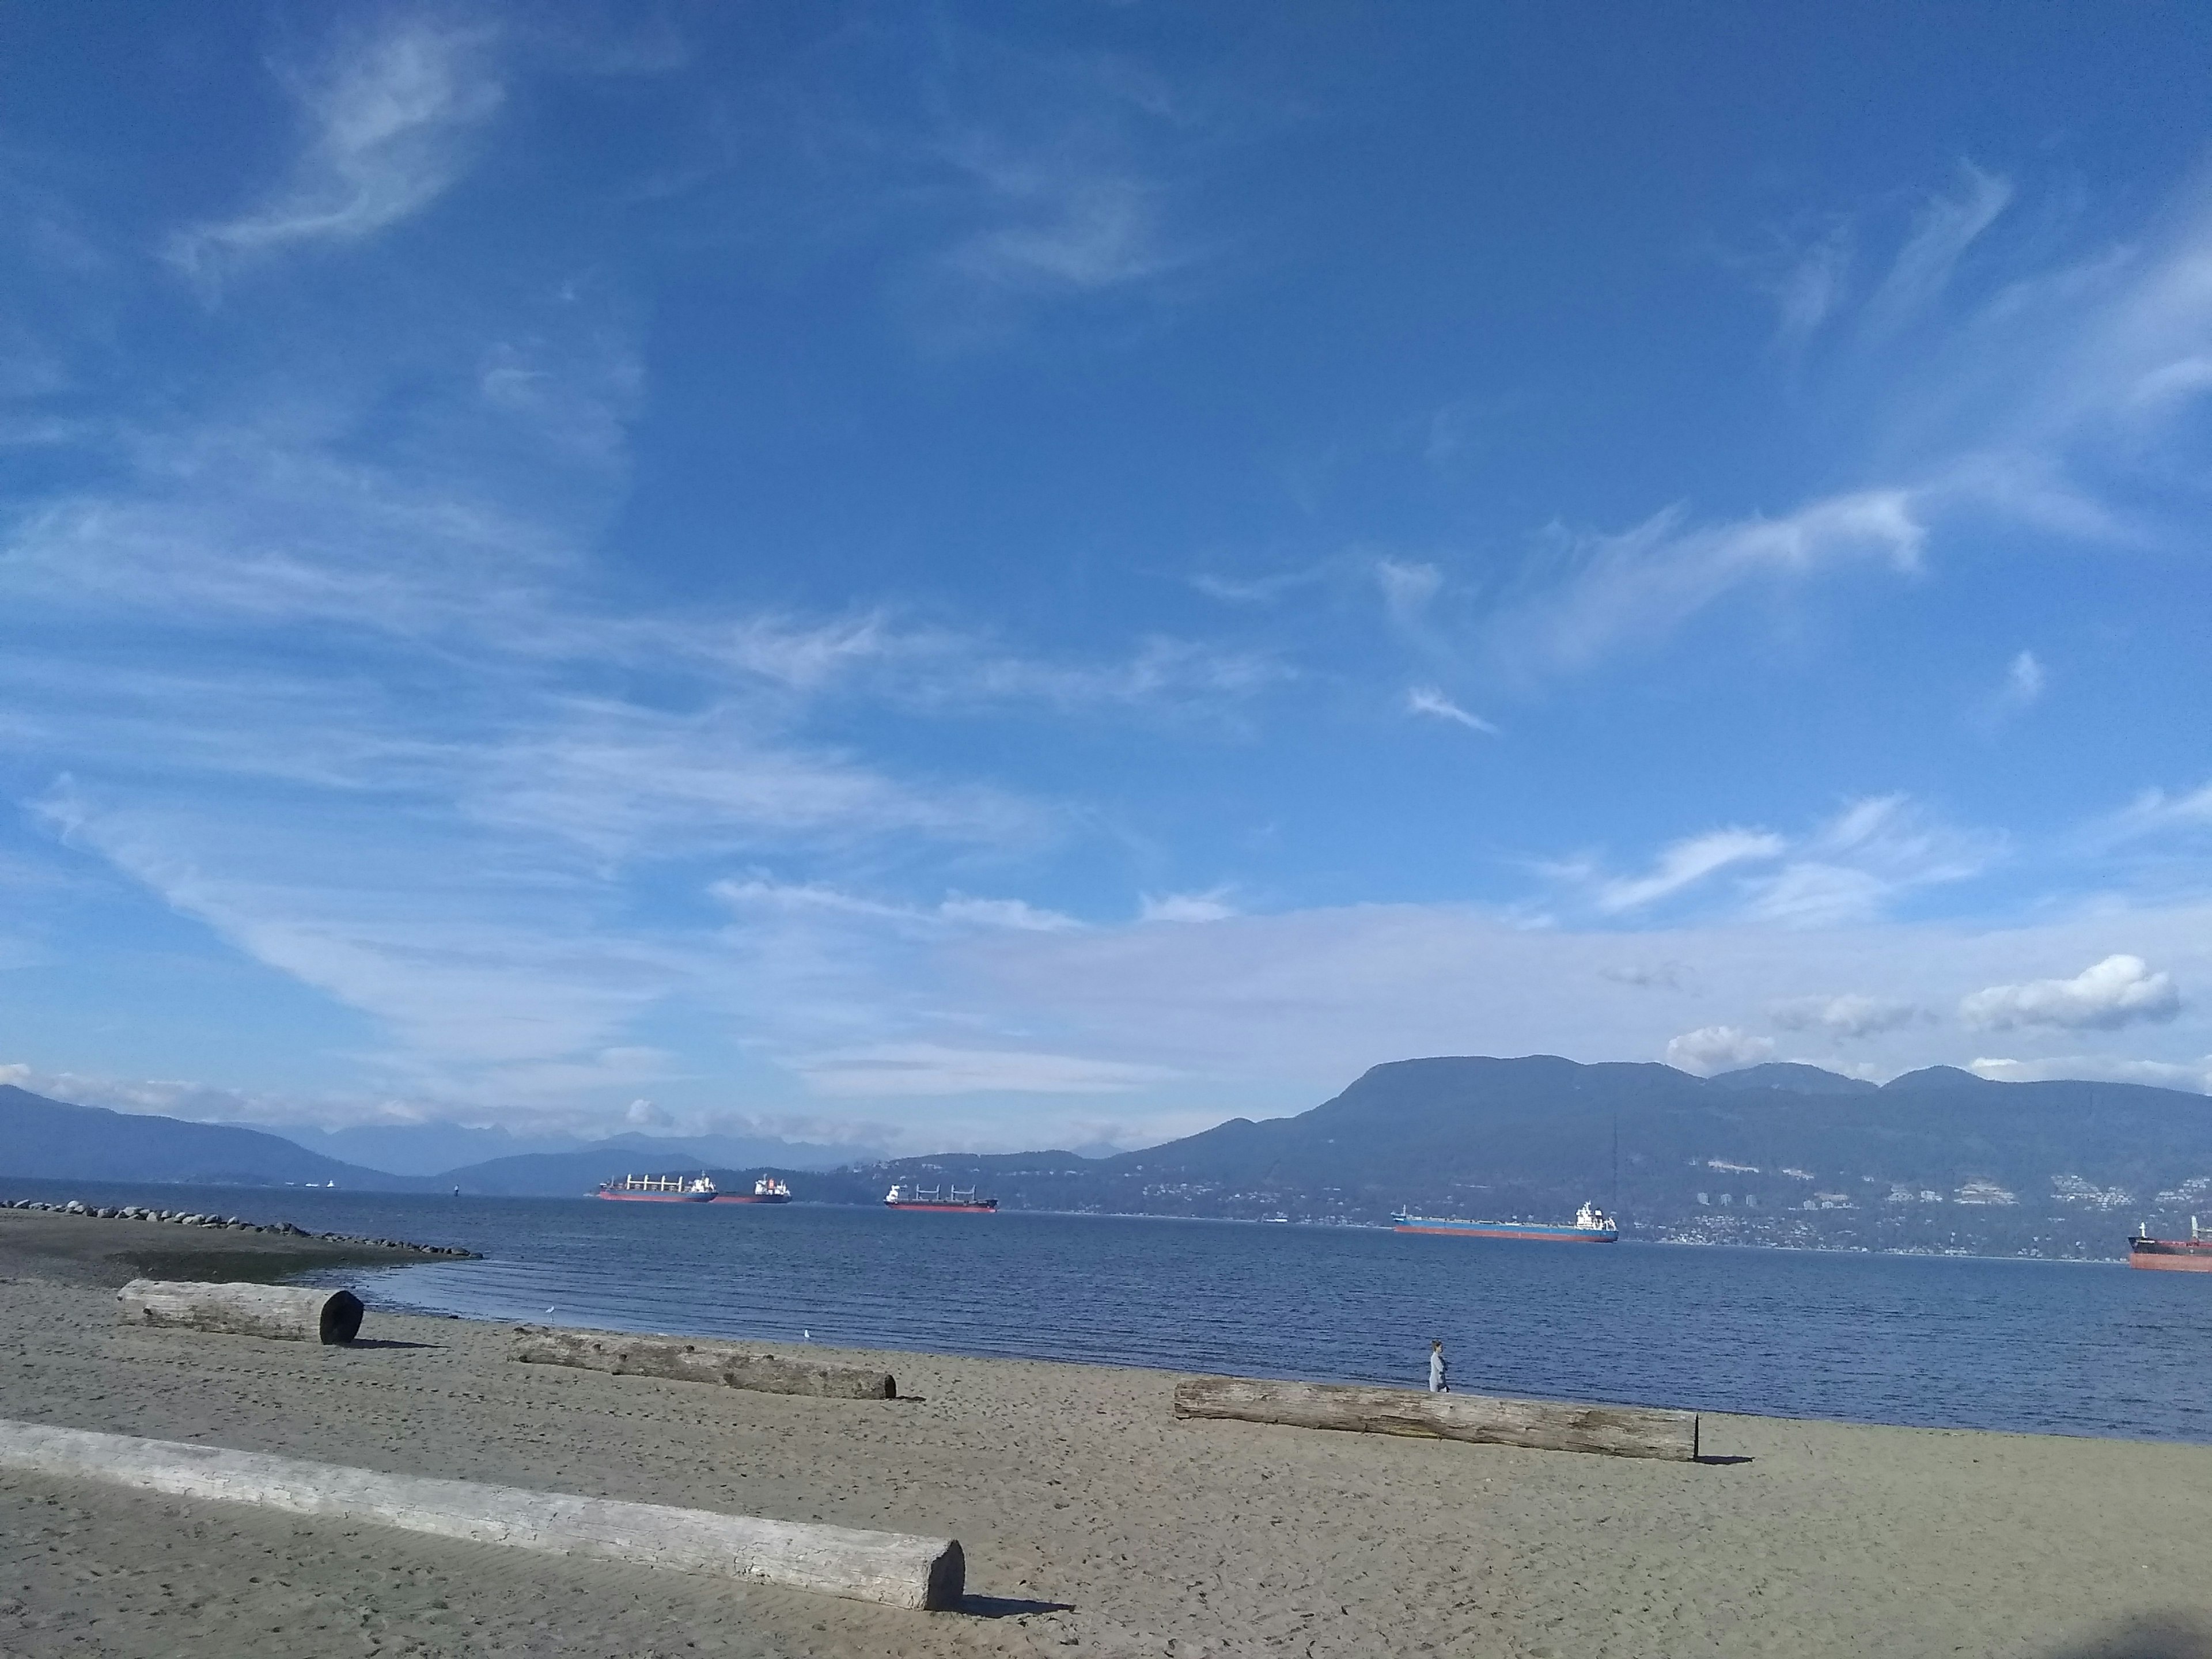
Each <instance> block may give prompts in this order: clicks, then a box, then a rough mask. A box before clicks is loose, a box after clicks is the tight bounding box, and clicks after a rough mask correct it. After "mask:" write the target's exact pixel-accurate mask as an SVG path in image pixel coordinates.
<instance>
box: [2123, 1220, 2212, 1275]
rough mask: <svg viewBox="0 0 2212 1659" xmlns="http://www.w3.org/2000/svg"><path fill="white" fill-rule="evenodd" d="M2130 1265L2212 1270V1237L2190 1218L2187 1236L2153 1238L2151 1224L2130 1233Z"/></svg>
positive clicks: (2177, 1270) (2170, 1270) (2179, 1270)
mask: <svg viewBox="0 0 2212 1659" xmlns="http://www.w3.org/2000/svg"><path fill="white" fill-rule="evenodd" d="M2128 1266H2130V1267H2151V1268H2155V1269H2157V1270H2159V1271H2161V1272H2164V1273H2212V1237H2207V1236H2206V1235H2205V1234H2204V1233H2203V1231H2200V1230H2199V1229H2198V1227H2197V1218H2196V1217H2195V1216H2191V1217H2190V1218H2189V1237H2186V1238H2153V1237H2151V1236H2150V1228H2149V1226H2148V1225H2142V1226H2139V1227H2137V1228H2136V1230H2135V1231H2134V1232H2132V1233H2130V1234H2129V1235H2128Z"/></svg>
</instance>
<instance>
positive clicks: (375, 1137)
mask: <svg viewBox="0 0 2212 1659" xmlns="http://www.w3.org/2000/svg"><path fill="white" fill-rule="evenodd" d="M261 1127H264V1128H265V1129H266V1130H267V1131H268V1132H269V1133H270V1134H274V1135H282V1136H283V1137H284V1139H287V1140H289V1141H291V1142H292V1143H293V1144H294V1145H295V1146H304V1147H306V1148H307V1150H308V1151H309V1152H320V1153H321V1154H322V1155H323V1156H324V1157H325V1158H339V1159H342V1160H343V1161H344V1162H346V1163H348V1164H362V1165H364V1166H366V1167H367V1168H369V1169H372V1170H388V1171H389V1172H390V1173H392V1174H393V1175H419V1176H430V1175H436V1174H438V1173H439V1172H440V1171H441V1170H450V1169H453V1168H455V1167H456V1166H458V1165H460V1164H481V1163H483V1162H484V1161H486V1160H487V1159H489V1158H517V1157H521V1156H524V1155H526V1154H527V1153H531V1152H574V1151H575V1150H576V1148H578V1147H579V1146H582V1145H584V1140H583V1138H582V1137H581V1136H579V1135H519V1134H516V1133H513V1131H511V1130H507V1129H497V1128H492V1129H479V1128H471V1127H467V1126H466V1125H464V1124H459V1123H364V1124H359V1125H356V1126H355V1127H352V1128H349V1129H325V1128H321V1127H318V1126H316V1125H313V1124H307V1123H270V1124H264V1125H262V1126H261Z"/></svg>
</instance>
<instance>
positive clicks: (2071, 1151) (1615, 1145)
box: [0, 1055, 2212, 1257]
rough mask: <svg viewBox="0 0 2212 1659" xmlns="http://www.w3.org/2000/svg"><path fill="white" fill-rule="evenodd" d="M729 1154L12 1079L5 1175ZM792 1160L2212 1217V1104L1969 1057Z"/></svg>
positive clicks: (1997, 1224) (1458, 1206)
mask: <svg viewBox="0 0 2212 1659" xmlns="http://www.w3.org/2000/svg"><path fill="white" fill-rule="evenodd" d="M726 1150H727V1149H726V1148H721V1147H716V1146H710V1145H709V1144H708V1143H704V1142H700V1143H691V1142H685V1141H682V1140H677V1139H661V1138H658V1137H645V1136H629V1135H625V1136H622V1137H618V1138H617V1139H614V1140H610V1141H606V1142H602V1143H599V1144H598V1145H596V1146H592V1147H589V1148H585V1149H581V1150H578V1151H574V1152H546V1153H532V1154H526V1155H521V1156H516V1157H511V1158H498V1159H494V1160H491V1161H490V1162H489V1163H483V1164H473V1165H468V1166H465V1167H463V1168H459V1169H454V1170H446V1171H445V1172H443V1173H442V1174H439V1175H435V1176H420V1175H392V1174H387V1173H385V1172H383V1171H381V1170H372V1169H368V1168H364V1167H362V1166H360V1165H357V1164H346V1163H342V1162H339V1161H337V1160H336V1159H333V1158H327V1157H324V1156H322V1155H320V1154H318V1153H315V1152H309V1151H307V1150H306V1149H304V1148H302V1147H300V1146H295V1145H294V1144H293V1143H292V1142H290V1141H289V1140H287V1139H283V1138H282V1137H280V1136H277V1135H273V1134H267V1133H262V1132H260V1131H258V1130H252V1129H245V1128H239V1127H229V1126H224V1125H218V1124H206V1123H187V1122H182V1121H178V1120H175V1119H171V1118H161V1117H152V1116H144V1115H131V1114H124V1113H116V1112H109V1111H105V1110H102V1109H99V1108H95V1107H85V1106H72V1105H69V1104H66V1103H63V1102H59V1101H52V1100H46V1099H44V1098H42V1097H40V1096H37V1095H33V1094H30V1093H27V1092H26V1091H23V1090H21V1089H17V1088H13V1087H4V1086H0V1176H8V1175H13V1176H43V1177H47V1178H56V1179H89V1180H108V1181H159V1182H207V1183H214V1184H224V1185H247V1186H276V1185H304V1184H307V1183H315V1184H320V1183H324V1182H335V1183H336V1184H337V1185H338V1186H339V1187H341V1188H349V1189H352V1190H355V1191H372V1192H373V1191H384V1192H441V1191H447V1190H451V1189H453V1188H459V1189H460V1190H461V1191H463V1192H465V1193H471V1194H511V1195H515V1196H564V1195H574V1196H579V1197H580V1196H582V1195H584V1194H587V1193H589V1192H590V1191H591V1190H592V1188H593V1187H594V1186H595V1185H596V1184H597V1183H598V1182H600V1181H603V1180H605V1179H608V1178H609V1177H611V1176H619V1175H622V1174H624V1173H626V1172H628V1171H629V1170H637V1171H638V1172H640V1173H643V1172H645V1171H646V1170H653V1171H655V1172H662V1171H667V1170H674V1169H677V1168H679V1167H681V1168H684V1169H685V1170H698V1169H701V1168H702V1167H704V1168H707V1169H708V1170H710V1172H711V1173H712V1174H713V1175H714V1178H715V1179H716V1181H717V1182H720V1183H721V1184H722V1185H724V1186H726V1187H732V1188H735V1187H741V1186H749V1185H750V1182H751V1181H752V1178H753V1176H755V1175H757V1174H758V1173H760V1171H761V1170H762V1168H763V1164H752V1165H750V1167H727V1166H726V1165H725V1164H724V1163H723V1160H722V1159H721V1158H717V1157H715V1156H714V1153H715V1152H723V1151H726ZM770 1150H772V1149H769V1148H765V1147H764V1148H763V1151H770ZM791 1150H793V1151H794V1152H796V1151H798V1150H799V1149H797V1148H793V1149H791ZM806 1150H807V1151H810V1152H812V1151H816V1150H817V1149H812V1148H809V1149H806ZM765 1162H766V1163H769V1164H775V1166H776V1172H777V1173H780V1174H781V1175H782V1176H784V1177H785V1178H786V1179H787V1180H788V1181H789V1182H791V1184H792V1187H793V1191H794V1193H795V1194H796V1195H797V1197H798V1198H799V1200H800V1201H801V1202H807V1201H816V1202H828V1203H854V1204H866V1203H873V1202H876V1201H877V1200H880V1199H881V1197H882V1196H883V1194H884V1188H886V1187H887V1186H888V1185H889V1184H890V1182H894V1181H897V1182H912V1183H915V1184H918V1185H921V1186H954V1185H957V1186H960V1187H969V1186H974V1187H976V1188H980V1189H981V1191H982V1192H984V1193H985V1194H991V1195H994V1196H996V1197H997V1198H998V1199H999V1200H1000V1204H1001V1206H1003V1207H1004V1208H1006V1209H1009V1210H1021V1209H1041V1210H1066V1211H1076V1212H1092V1213H1117V1214H1129V1215H1162V1216H1191V1217H1216V1218H1244V1219H1255V1218H1262V1217H1269V1216H1285V1217H1287V1218H1290V1219H1291V1220H1293V1221H1307V1222H1321V1223H1330V1222H1334V1223H1340V1224H1370V1225H1372V1224H1380V1223H1387V1222H1388V1221H1389V1218H1390V1216H1391V1215H1392V1214H1393V1212H1396V1211H1399V1210H1410V1211H1413V1212H1420V1213H1425V1214H1431V1215H1446V1216H1460V1217H1473V1218H1485V1219H1492V1220H1535V1221H1552V1222H1558V1221H1563V1220H1565V1219H1566V1218H1569V1217H1570V1216H1571V1215H1572V1214H1573V1213H1574V1211H1575V1208H1576V1206H1577V1205H1579V1204H1581V1203H1582V1202H1583V1201H1584V1200H1596V1201H1597V1202H1599V1203H1601V1204H1602V1205H1604V1206H1606V1207H1607V1209H1610V1210H1613V1211H1614V1212H1617V1213H1618V1214H1619V1215H1620V1218H1621V1220H1622V1222H1623V1224H1624V1226H1625V1229H1626V1232H1627V1233H1628V1235H1629V1236H1630V1237H1643V1238H1670V1239H1679V1240H1697V1241H1704V1242H1711V1243H1731V1242H1732V1243H1770V1244H1798V1245H1808V1246H1825V1247H1829V1248H1840V1249H1937V1250H1972V1251H1977V1252H1988V1253H1996V1254H2032V1255H2056V1256H2090V1257H2111V1256H2115V1255H2120V1254H2123V1241H2124V1237H2125V1235H2126V1233H2127V1231H2128V1230H2129V1229H2130V1226H2131V1225H2133V1224H2134V1223H2135V1222H2136V1221H2137V1220H2139V1219H2140V1220H2146V1221H2148V1222H2150V1223H2151V1224H2152V1225H2154V1227H2155V1228H2156V1229H2158V1230H2159V1231H2180V1230H2183V1229H2185V1228H2186V1226H2187V1225H2188V1221H2189V1217H2190V1215H2191V1212H2197V1213H2200V1214H2202V1215H2203V1216H2204V1217H2205V1218H2207V1219H2208V1220H2212V1098H2208V1097H2204V1096H2203V1095H2197V1094H2188V1093H2184V1092H2181V1091H2176V1090H2171V1089H2154V1088H2148V1087H2144V1086H2142V1085H2132V1084H2118V1083H2083V1082H2051V1083H1992V1082H1989V1081H1987V1080H1985V1079H1981V1078H1978V1077H1975V1076H1973V1075H1972V1074H1971V1073H1966V1072H1960V1071H1955V1070H1953V1069H1951V1068H1950V1067H1948V1066H1935V1067H1931V1068H1930V1069H1929V1070H1926V1071H1922V1072H1913V1073H1907V1074H1906V1075H1905V1076H1903V1077H1900V1078H1897V1079H1893V1080H1892V1081H1891V1082H1889V1083H1887V1084H1885V1085H1881V1086H1879V1087H1877V1086H1876V1085H1874V1084H1871V1083H1867V1082H1863V1081H1860V1080H1858V1079H1852V1078H1845V1077H1839V1076H1838V1075H1836V1074H1835V1073H1832V1072H1825V1071H1821V1070H1820V1069H1818V1068H1817V1067H1814V1066H1796V1065H1771V1066H1753V1067H1752V1068H1750V1069H1749V1070H1747V1071H1741V1072H1731V1073H1723V1075H1721V1076H1719V1077H1715V1078H1709V1079H1699V1078H1695V1077H1692V1076H1690V1075H1688V1074H1687V1073H1682V1072H1678V1071H1675V1070H1674V1069H1673V1068H1672V1067H1670V1066H1658V1065H1634V1064H1601V1065H1588V1066H1586V1065H1580V1064H1577V1063H1576V1062H1574V1061H1572V1060H1559V1059H1554V1058H1553V1057H1550V1056H1547V1055H1532V1056H1529V1057H1527V1058H1524V1059H1519V1060H1492V1059H1434V1060H1399V1061H1395V1062H1394V1063H1392V1064H1389V1065H1384V1066H1376V1067H1375V1068H1374V1069H1373V1070H1371V1071H1370V1072H1369V1073H1366V1075H1365V1076H1364V1077H1362V1078H1360V1079H1358V1081H1357V1082H1355V1083H1353V1084H1352V1086H1351V1087H1350V1088H1348V1089H1346V1090H1345V1091H1344V1092H1343V1093H1342V1094H1340V1095H1339V1096H1337V1097H1335V1098H1334V1100H1330V1101H1328V1102H1326V1103H1323V1104H1322V1105H1319V1106H1316V1107H1315V1108H1314V1109H1312V1110H1310V1111H1307V1112H1302V1113H1300V1114H1298V1115H1297V1116H1295V1117H1284V1118H1271V1119H1267V1120H1266V1121H1261V1122H1254V1121H1250V1120H1249V1119H1246V1118H1232V1119H1231V1120H1230V1121H1228V1122H1226V1123H1222V1124H1218V1125H1217V1126H1216V1127H1213V1128H1211V1129H1208V1130H1206V1131H1205V1132H1204V1133H1200V1134H1195V1135H1191V1136H1188V1137H1187V1138H1185V1139H1181V1140H1173V1141H1170V1142H1167V1143H1166V1144H1165V1145H1164V1146H1152V1147H1147V1148H1146V1149H1145V1150H1143V1151H1141V1152H1122V1153H1119V1154H1115V1155H1114V1156H1111V1157H1106V1158H1089V1157H1085V1156H1083V1155H1082V1154H1079V1153H1077V1152H1020V1153H1011V1154H1000V1155H989V1156H983V1155H969V1154H940V1155H937V1156H933V1157H928V1158H901V1159H896V1160H890V1161H884V1162H877V1163H870V1164H858V1165H851V1166H848V1167H846V1168H843V1169H839V1170H819V1169H817V1170H807V1169H804V1168H796V1167H790V1166H789V1165H788V1164H786V1163H785V1161H784V1160H781V1159H775V1158H769V1159H767V1160H765ZM795 1162H796V1160H795V1159H794V1160H793V1163H795Z"/></svg>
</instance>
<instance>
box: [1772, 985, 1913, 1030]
mask: <svg viewBox="0 0 2212 1659" xmlns="http://www.w3.org/2000/svg"><path fill="white" fill-rule="evenodd" d="M1770 1012H1771V1013H1772V1015H1773V1018H1774V1023H1775V1024H1777V1025H1779V1026H1781V1027H1782V1028H1783V1030H1786V1031H1809V1030H1824V1031H1827V1032H1829V1033H1831V1034H1832V1035H1833V1036H1839V1037H1865V1036H1878V1035H1879V1034H1881V1032H1884V1031H1894V1030H1899V1029H1900V1028H1902V1027H1904V1026H1907V1025H1910V1024H1913V1023H1914V1022H1915V1021H1916V1020H1923V1019H1925V1018H1928V1015H1927V1012H1926V1011H1925V1010H1924V1009H1923V1008H1921V1007H1920V1006H1919V1005H1918V1004H1917V1003H1911V1002H1900V1001H1898V1000H1894V999H1892V998H1887V997H1873V996H1867V995H1863V994H1861V993H1858V992H1855V991H1854V992H1847V993H1845V994H1844V995H1842V996H1834V997H1800V998H1796V999H1795V1000H1791V1001H1788V1002H1779V1003H1777V1004H1775V1005H1774V1006H1773V1008H1772V1009H1771V1011H1770Z"/></svg>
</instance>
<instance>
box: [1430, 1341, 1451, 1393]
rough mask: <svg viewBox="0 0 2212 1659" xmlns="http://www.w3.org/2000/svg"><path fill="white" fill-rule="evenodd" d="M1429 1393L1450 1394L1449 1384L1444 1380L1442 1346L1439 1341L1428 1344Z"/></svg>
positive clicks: (1441, 1342)
mask: <svg viewBox="0 0 2212 1659" xmlns="http://www.w3.org/2000/svg"><path fill="white" fill-rule="evenodd" d="M1429 1392H1430V1393H1431V1394H1449V1393H1450V1392H1451V1384H1450V1383H1448V1382H1446V1381H1445V1379H1444V1345H1443V1341H1442V1340H1437V1341H1434V1342H1431V1343H1430V1344H1429Z"/></svg>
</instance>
